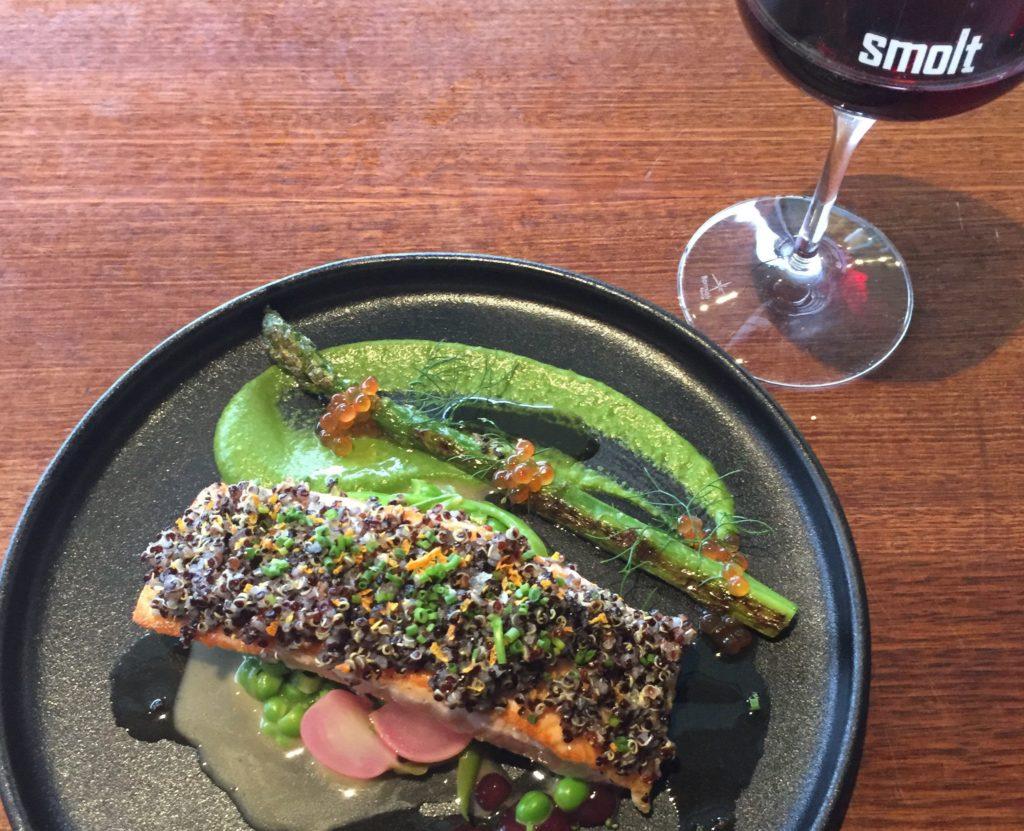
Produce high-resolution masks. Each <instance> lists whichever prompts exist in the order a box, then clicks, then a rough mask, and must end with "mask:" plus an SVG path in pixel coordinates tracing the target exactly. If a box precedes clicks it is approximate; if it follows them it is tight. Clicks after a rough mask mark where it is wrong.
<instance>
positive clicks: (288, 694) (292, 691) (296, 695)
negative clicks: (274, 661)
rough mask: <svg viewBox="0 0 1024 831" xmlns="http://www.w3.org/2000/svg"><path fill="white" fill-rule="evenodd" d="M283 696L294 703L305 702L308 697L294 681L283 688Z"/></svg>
mask: <svg viewBox="0 0 1024 831" xmlns="http://www.w3.org/2000/svg"><path fill="white" fill-rule="evenodd" d="M281 695H283V696H284V697H285V698H287V699H288V700H289V701H291V702H292V703H294V702H296V701H303V700H305V699H306V697H307V693H304V692H303V691H302V690H300V689H299V688H298V686H296V685H295V684H294V683H293V682H292V681H289V682H288V683H287V684H285V685H284V686H283V687H281Z"/></svg>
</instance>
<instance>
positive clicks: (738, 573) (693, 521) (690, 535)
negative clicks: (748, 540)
mask: <svg viewBox="0 0 1024 831" xmlns="http://www.w3.org/2000/svg"><path fill="white" fill-rule="evenodd" d="M676 531H677V532H678V534H679V536H680V537H682V538H683V539H684V540H691V541H694V542H699V543H700V548H699V551H700V553H701V555H702V556H704V557H707V558H708V559H709V560H714V561H715V562H716V563H722V579H723V580H724V581H725V587H726V589H727V590H728V591H729V594H731V595H732V596H733V597H745V596H746V595H748V594H749V593H750V581H748V580H747V577H746V571H747V569H748V568H749V567H750V563H749V562H748V561H747V558H746V557H745V556H744V555H743V554H741V553H740V552H739V551H738V550H737V549H736V545H735V544H733V543H731V542H728V541H726V542H723V541H722V540H719V539H714V538H712V537H711V535H710V534H706V533H705V532H704V523H703V522H701V519H700V517H696V516H691V515H689V514H683V515H682V516H680V517H679V519H678V520H677V524H676Z"/></svg>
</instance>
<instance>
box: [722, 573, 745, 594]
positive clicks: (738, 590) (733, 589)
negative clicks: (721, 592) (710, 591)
mask: <svg viewBox="0 0 1024 831" xmlns="http://www.w3.org/2000/svg"><path fill="white" fill-rule="evenodd" d="M725 587H726V589H728V591H729V594H731V595H732V596H733V597H746V596H747V595H748V594H750V583H749V581H748V580H747V578H746V577H743V576H742V575H741V576H739V577H735V578H731V579H729V580H727V581H726V584H725Z"/></svg>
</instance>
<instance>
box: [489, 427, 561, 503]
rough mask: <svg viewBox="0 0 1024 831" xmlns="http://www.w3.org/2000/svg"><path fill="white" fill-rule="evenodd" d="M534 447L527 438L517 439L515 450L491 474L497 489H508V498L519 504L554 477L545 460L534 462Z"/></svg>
mask: <svg viewBox="0 0 1024 831" xmlns="http://www.w3.org/2000/svg"><path fill="white" fill-rule="evenodd" d="M535 450H536V448H534V446H533V442H531V441H529V440H528V439H519V440H518V441H517V442H516V445H515V452H514V453H512V454H511V455H510V456H509V457H508V458H507V459H506V460H505V465H504V467H502V468H501V469H500V470H496V471H495V472H494V474H493V475H492V476H491V482H492V483H493V484H494V486H495V487H496V488H498V490H504V491H510V493H509V500H510V501H511V502H513V503H515V504H521V503H523V502H525V501H526V500H527V499H529V498H530V494H531V493H537V492H539V491H540V489H541V488H543V487H544V486H545V485H550V484H551V482H552V481H553V480H554V478H555V469H554V468H553V467H552V466H551V465H550V464H548V463H547V462H536V461H534V459H533V454H534V452H535Z"/></svg>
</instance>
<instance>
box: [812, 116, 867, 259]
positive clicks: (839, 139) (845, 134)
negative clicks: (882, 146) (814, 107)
mask: <svg viewBox="0 0 1024 831" xmlns="http://www.w3.org/2000/svg"><path fill="white" fill-rule="evenodd" d="M874 123H875V119H873V118H867V117H866V116H863V115H856V114H854V113H849V112H846V111H845V110H841V109H839V108H838V107H835V108H833V110H832V146H831V147H830V148H829V151H828V157H827V158H826V159H825V169H824V170H822V171H821V178H820V179H819V180H818V186H817V187H816V188H815V189H814V196H813V197H812V198H811V205H810V207H809V208H808V209H807V214H806V215H805V216H804V221H803V225H801V226H800V233H799V234H797V238H796V250H795V251H794V254H793V256H794V257H795V258H798V259H799V258H803V259H805V260H809V259H811V258H812V257H814V255H815V254H816V253H817V251H818V244H819V243H820V242H821V238H822V237H823V236H825V231H826V229H827V228H828V215H829V211H831V210H832V206H833V205H834V204H835V203H836V197H837V196H838V195H839V186H840V185H841V184H842V182H843V176H844V175H846V167H847V165H849V163H850V158H851V157H852V156H853V151H854V150H856V149H857V145H858V144H860V140H861V139H862V138H864V135H865V133H867V131H868V130H870V129H871V127H872V126H873V125H874Z"/></svg>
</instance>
